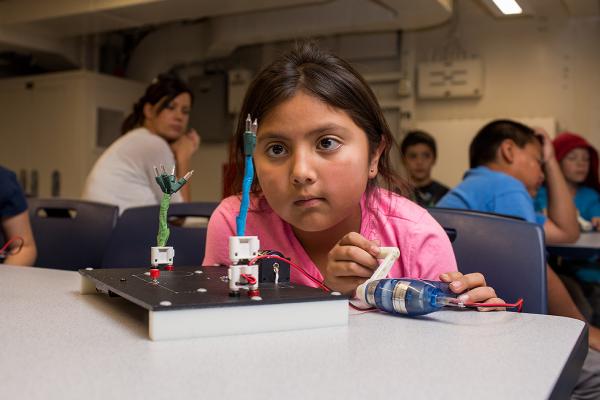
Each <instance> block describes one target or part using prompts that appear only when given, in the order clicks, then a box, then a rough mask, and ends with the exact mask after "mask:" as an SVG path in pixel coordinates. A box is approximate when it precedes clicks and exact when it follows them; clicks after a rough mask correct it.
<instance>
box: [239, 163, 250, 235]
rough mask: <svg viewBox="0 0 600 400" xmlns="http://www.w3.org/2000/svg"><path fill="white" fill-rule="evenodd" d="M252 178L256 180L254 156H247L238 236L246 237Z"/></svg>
mask: <svg viewBox="0 0 600 400" xmlns="http://www.w3.org/2000/svg"><path fill="white" fill-rule="evenodd" d="M252 178H254V164H253V163H252V155H247V156H246V165H245V168H244V181H243V183H242V203H241V204H240V213H239V214H238V216H237V218H236V219H235V222H236V228H237V236H244V233H245V232H246V217H247V215H248V207H249V206H250V187H251V186H252Z"/></svg>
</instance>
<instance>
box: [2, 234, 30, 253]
mask: <svg viewBox="0 0 600 400" xmlns="http://www.w3.org/2000/svg"><path fill="white" fill-rule="evenodd" d="M15 240H20V241H21V243H20V244H19V247H18V248H17V251H15V252H13V253H10V254H16V253H18V252H19V251H21V247H23V243H25V240H23V238H22V237H21V236H13V237H11V238H10V239H9V240H8V242H6V243H4V246H2V248H0V253H4V252H5V251H6V249H8V247H9V246H10V244H11V243H12V242H14V241H15Z"/></svg>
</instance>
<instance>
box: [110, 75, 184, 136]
mask: <svg viewBox="0 0 600 400" xmlns="http://www.w3.org/2000/svg"><path fill="white" fill-rule="evenodd" d="M182 93H188V94H189V95H190V97H191V98H192V102H193V101H194V94H193V93H192V90H191V89H190V88H189V87H188V86H187V85H186V84H185V83H184V82H183V81H181V80H179V79H178V78H176V77H174V76H171V75H166V74H161V75H159V76H158V78H156V79H155V80H154V81H152V84H151V85H150V86H148V87H147V88H146V92H145V93H144V95H143V96H142V97H140V98H139V99H138V101H137V102H136V103H135V104H134V105H133V111H132V112H131V114H129V115H128V116H127V118H125V121H123V124H122V125H121V135H124V134H126V133H127V132H129V131H130V130H132V129H135V128H137V127H140V126H142V125H143V124H144V104H146V103H149V104H151V105H156V104H157V103H159V102H160V106H159V108H158V113H160V112H161V111H162V110H164V109H165V107H167V106H168V105H169V103H170V102H171V100H173V99H174V98H175V97H177V96H179V95H180V94H182Z"/></svg>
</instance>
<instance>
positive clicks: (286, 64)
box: [224, 42, 409, 194]
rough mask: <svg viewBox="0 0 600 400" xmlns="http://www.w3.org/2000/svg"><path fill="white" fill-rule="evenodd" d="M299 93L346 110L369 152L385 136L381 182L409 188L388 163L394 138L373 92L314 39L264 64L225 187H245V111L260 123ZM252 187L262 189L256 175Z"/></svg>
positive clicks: (400, 189) (247, 100)
mask: <svg viewBox="0 0 600 400" xmlns="http://www.w3.org/2000/svg"><path fill="white" fill-rule="evenodd" d="M298 92H304V93H306V94H309V95H311V96H314V97H316V98H317V99H319V100H321V101H323V102H324V103H326V104H328V105H330V106H332V107H335V108H337V109H340V110H343V111H345V112H346V113H347V114H348V115H349V116H350V118H351V119H352V121H353V122H354V123H355V124H356V125H357V126H358V127H360V128H361V129H362V130H363V131H364V132H365V133H366V135H367V139H368V141H369V153H370V154H371V155H373V154H374V153H375V150H376V149H377V147H378V146H379V144H380V143H381V141H382V140H383V141H384V142H385V147H384V150H383V152H382V153H381V157H380V158H379V163H378V172H379V177H380V178H381V179H380V180H381V183H382V184H383V186H384V187H385V188H386V189H388V190H392V191H395V192H397V193H401V194H408V193H409V191H408V185H407V184H406V183H405V182H404V181H403V180H402V179H401V178H400V177H399V176H398V175H397V174H396V172H395V171H394V170H393V169H392V168H391V166H390V150H391V148H392V146H393V145H394V143H395V142H394V138H393V136H392V133H391V132H390V128H389V127H388V124H387V122H386V120H385V118H384V116H383V112H382V111H381V108H380V107H379V103H378V102H377V99H376V98H375V95H374V94H373V91H372V90H371V89H370V88H369V85H368V84H367V83H366V81H365V80H364V79H363V78H362V77H361V76H360V74H359V73H358V72H357V71H356V70H355V69H354V68H352V67H351V66H350V64H349V63H348V62H346V61H344V60H342V59H340V58H339V57H337V56H335V55H333V54H331V53H328V52H325V51H323V50H321V49H319V47H317V46H316V45H315V44H314V43H312V42H303V43H299V44H296V46H295V48H294V49H293V50H292V51H290V52H289V53H286V54H284V55H283V56H282V57H280V58H279V59H277V60H276V61H275V62H273V63H272V64H271V65H269V66H268V67H266V68H265V69H263V70H262V71H261V72H260V73H259V74H258V76H257V77H256V78H255V79H254V80H253V81H252V83H251V84H250V86H249V88H248V91H247V92H246V96H245V98H244V102H243V104H242V109H241V113H240V117H239V119H238V124H237V128H236V131H235V136H234V139H233V143H232V146H231V147H230V155H229V161H230V168H229V173H228V174H227V175H226V176H225V179H224V188H225V189H226V190H227V189H229V193H239V192H241V190H242V180H243V172H244V151H243V150H244V139H243V133H244V130H245V119H246V116H247V115H248V114H250V115H251V116H252V119H254V118H257V119H258V124H259V126H260V121H261V120H262V119H264V118H265V116H266V115H267V114H268V113H269V112H270V111H272V110H273V109H274V108H275V107H277V106H278V105H279V104H281V103H282V102H284V101H285V100H288V99H290V98H292V97H293V96H294V95H295V94H297V93H298ZM376 185H377V178H375V179H371V180H369V183H368V186H367V191H371V190H372V189H373V188H374V187H375V186H376ZM252 190H253V191H255V192H259V191H260V187H259V185H258V182H257V180H256V179H255V180H254V182H253V183H252Z"/></svg>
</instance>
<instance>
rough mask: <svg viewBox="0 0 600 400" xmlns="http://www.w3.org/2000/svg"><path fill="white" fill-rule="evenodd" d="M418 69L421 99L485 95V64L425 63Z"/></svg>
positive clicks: (468, 62) (479, 62) (470, 61)
mask: <svg viewBox="0 0 600 400" xmlns="http://www.w3.org/2000/svg"><path fill="white" fill-rule="evenodd" d="M417 69H418V97H419V98H420V99H441V98H468V97H481V96H482V95H483V62H482V61H481V59H479V58H473V59H469V60H456V61H442V62H423V63H419V64H418V66H417Z"/></svg>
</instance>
